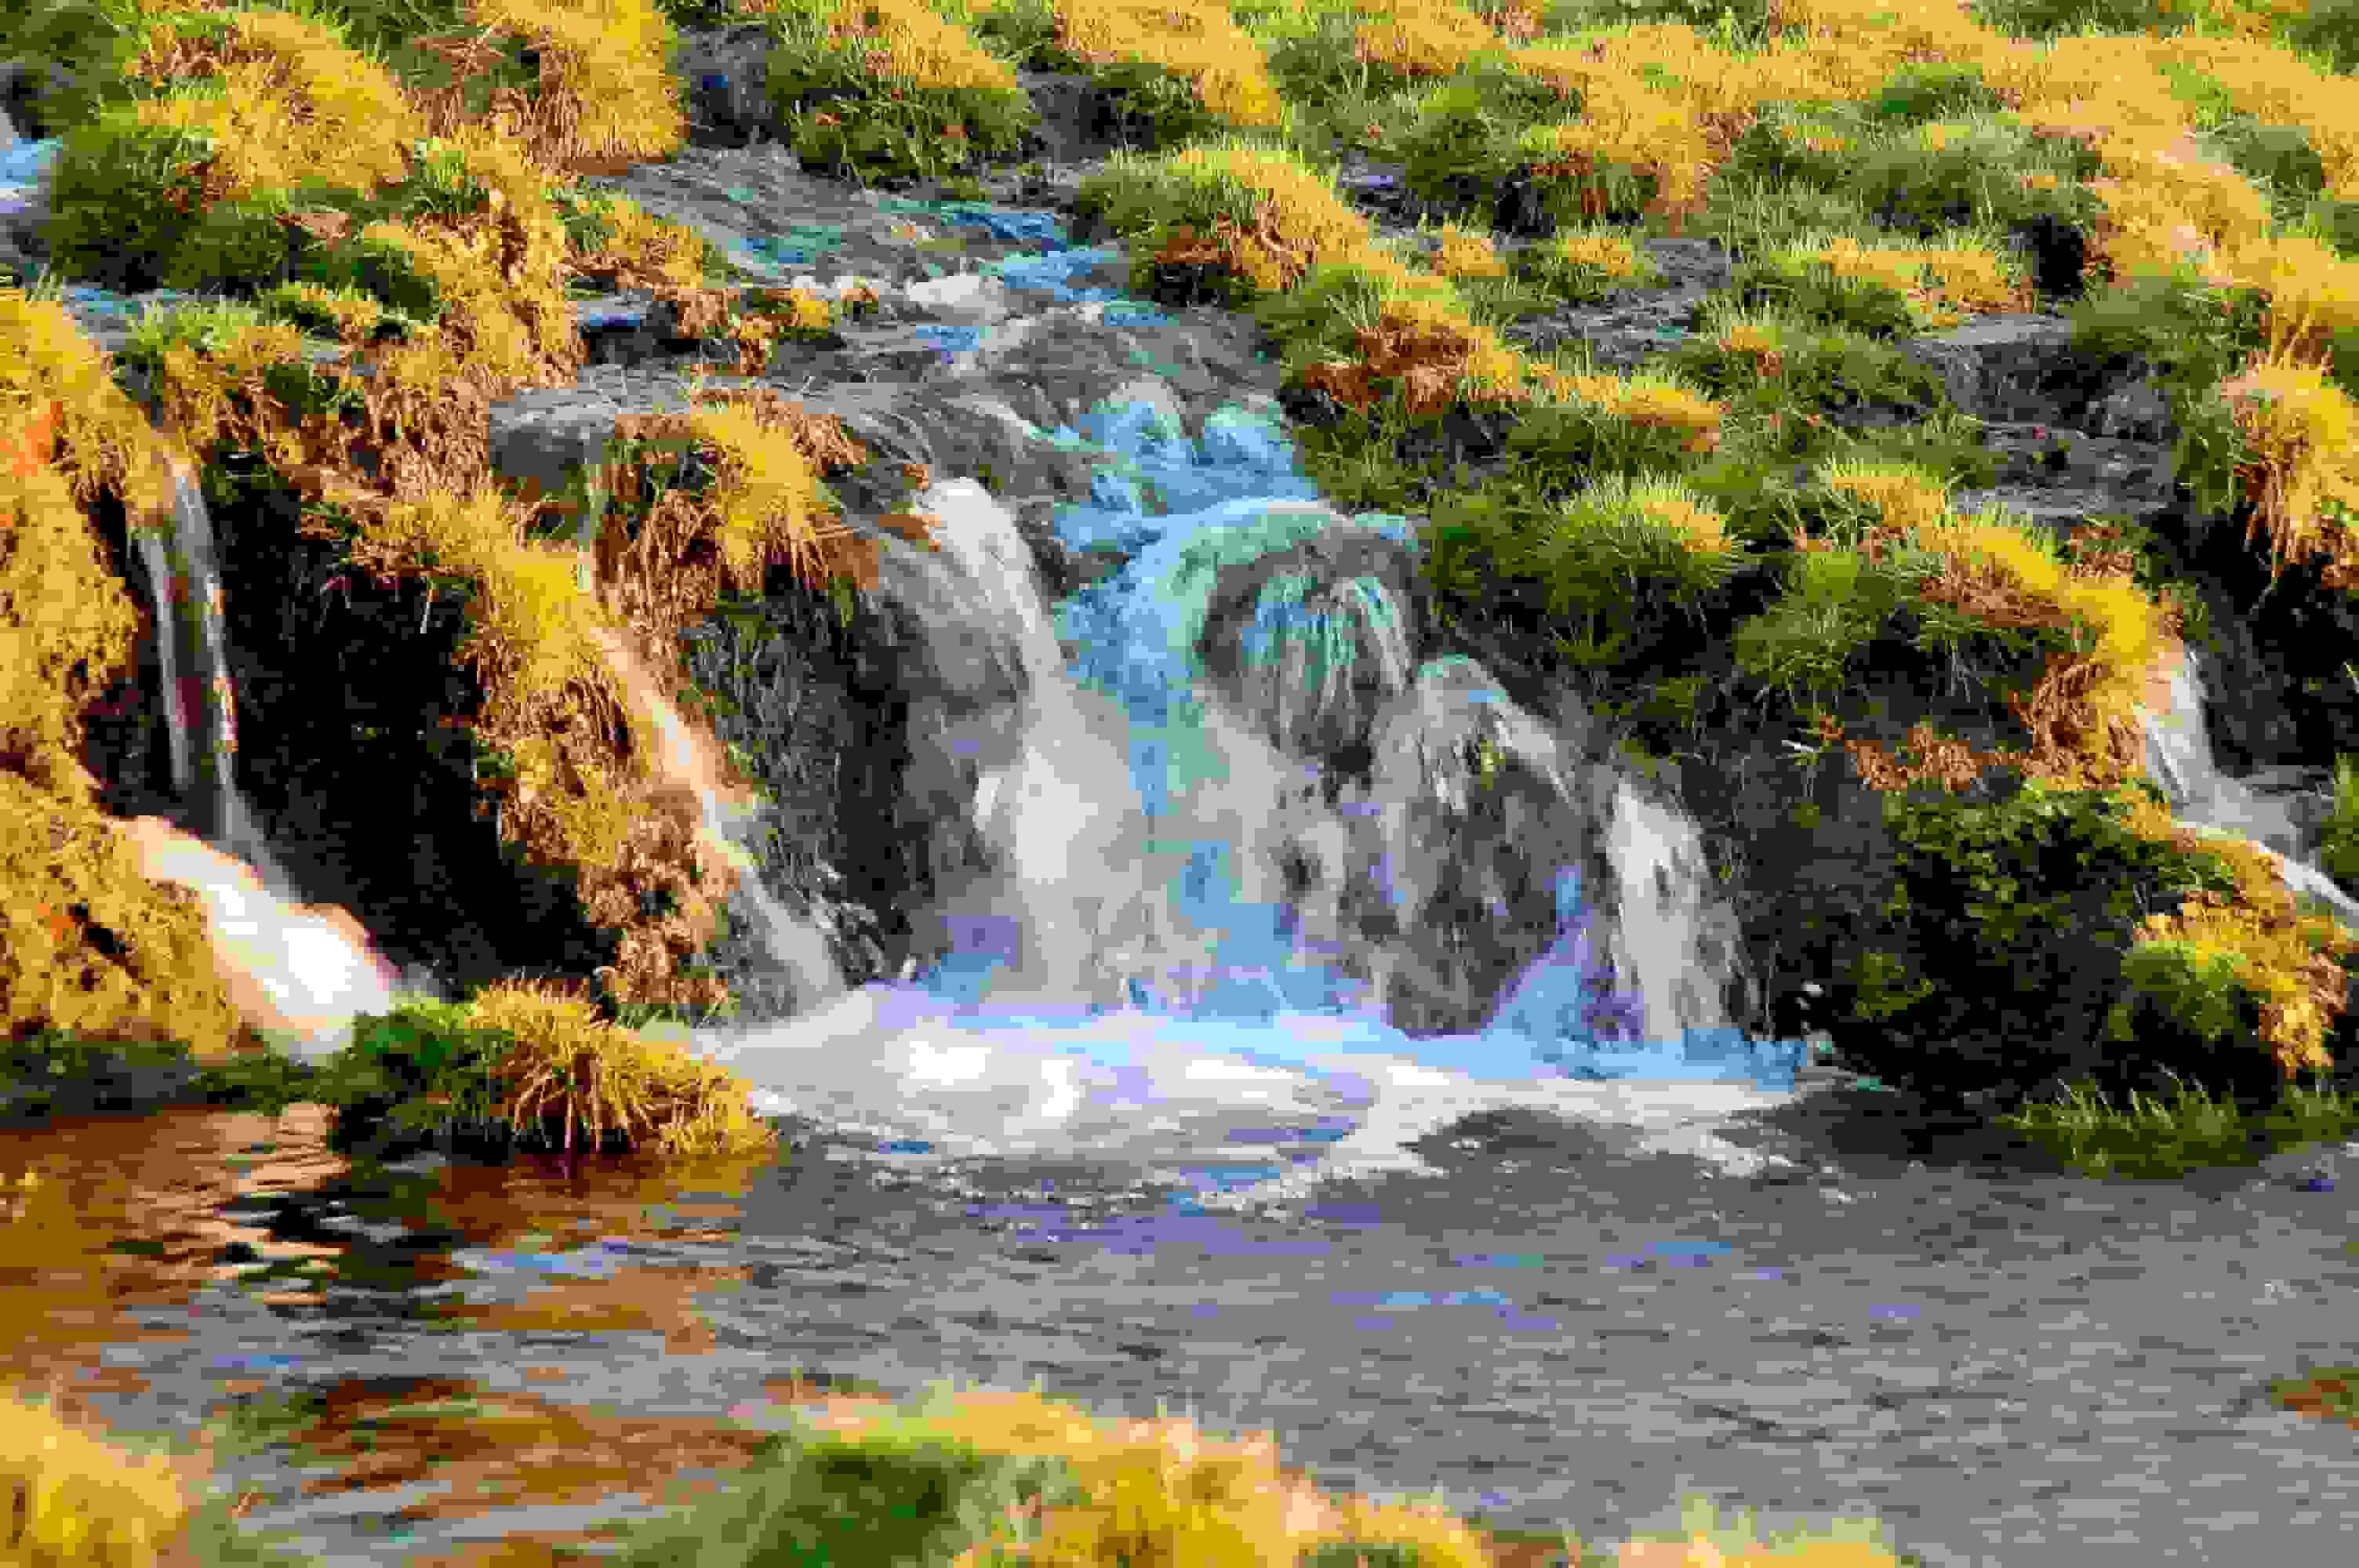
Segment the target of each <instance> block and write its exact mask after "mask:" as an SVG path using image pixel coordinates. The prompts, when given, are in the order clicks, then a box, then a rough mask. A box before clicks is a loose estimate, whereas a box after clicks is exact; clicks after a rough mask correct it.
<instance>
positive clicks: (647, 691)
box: [592, 627, 843, 1006]
mask: <svg viewBox="0 0 2359 1568" xmlns="http://www.w3.org/2000/svg"><path fill="white" fill-rule="evenodd" d="M592 643H595V645H596V646H597V648H598V651H599V653H600V654H602V655H603V657H604V659H605V661H606V666H607V668H609V669H610V670H612V671H613V672H614V676H615V678H616V679H617V680H619V681H620V682H622V684H623V686H624V687H625V688H626V689H627V690H628V691H629V692H630V693H631V694H632V697H633V698H634V699H635V701H636V705H637V706H638V708H640V710H641V711H642V712H643V713H644V714H645V715H646V716H647V718H648V719H651V720H652V722H653V728H654V730H655V736H654V740H655V745H654V747H653V752H654V759H653V762H654V768H655V771H656V773H658V776H660V777H661V778H662V779H663V780H664V781H665V782H666V783H668V784H680V785H685V786H686V787H687V788H688V789H689V790H690V791H691V792H692V793H693V794H694V795H695V796H696V801H697V807H698V813H699V816H701V819H702V821H703V824H704V828H705V832H706V833H707V834H708V835H710V837H711V840H712V845H713V847H714V848H715V849H717V850H718V851H719V852H720V854H721V856H722V858H723V860H727V861H728V862H729V864H730V866H731V867H732V868H733V869H734V871H736V872H737V889H736V896H737V897H739V898H741V899H743V900H744V902H745V904H746V906H747V907H748V908H750V909H751V911H752V913H753V918H754V924H755V925H756V927H757V928H758V930H759V932H760V934H761V937H762V942H763V946H765V947H766V948H767V949H768V950H769V953H770V956H771V957H773V958H776V959H777V961H778V963H779V964H780V965H781V966H783V967H784V968H786V970H787V971H788V973H789V974H791V975H792V976H794V978H795V981H796V985H797V987H798V988H799V992H800V995H801V998H802V1000H803V1003H804V1005H805V1006H810V1005H813V1004H815V1003H816V1002H819V1001H823V1000H827V999H828V998H831V997H832V996H834V995H836V994H837V993H838V992H840V991H841V990H843V975H842V973H841V972H840V971H838V970H837V968H836V967H835V960H834V958H833V957H832V956H831V955H830V954H829V952H828V949H827V941H826V938H825V936H824V935H822V934H821V932H820V931H819V929H818V928H817V927H816V926H814V925H812V924H811V923H810V922H809V921H807V920H800V919H798V918H796V916H795V915H794V914H792V913H791V912H790V911H789V910H788V909H787V907H786V906H785V905H784V904H782V903H779V902H778V901H777V898H776V897H775V896H774V895H773V894H772V893H771V892H770V891H769V890H768V889H767V888H766V887H764V886H763V885H762V878H761V871H760V869H759V868H758V867H757V866H756V864H755V863H754V859H753V857H752V856H750V855H748V854H747V853H746V852H745V849H744V848H743V847H742V846H740V845H739V844H738V843H737V841H736V838H735V833H736V831H737V830H738V825H739V824H740V823H741V822H743V821H745V820H748V819H750V818H751V817H752V816H754V814H755V807H754V804H753V803H752V802H750V801H745V800H737V799H734V798H727V797H726V796H725V795H724V792H723V789H722V787H721V769H720V767H719V765H718V763H717V762H715V760H714V759H713V758H712V756H711V755H709V754H708V752H706V749H705V746H704V744H703V742H702V741H701V739H700V738H699V737H698V735H697V734H696V732H695V731H694V730H690V728H689V726H688V723H687V721H686V720H684V719H681V717H680V715H679V709H678V708H676V707H675V706H673V704H672V701H671V699H670V698H669V697H667V696H665V695H664V690H663V687H661V686H660V685H659V684H658V682H657V681H656V680H655V678H654V677H653V676H652V675H651V674H650V673H649V671H648V670H647V666H646V665H645V664H644V663H643V662H642V661H641V660H640V659H639V657H638V656H637V655H636V654H634V653H633V652H632V651H631V649H630V648H629V646H628V645H627V644H625V643H624V642H623V640H622V639H621V638H620V637H618V636H616V635H615V634H614V633H612V632H611V631H608V630H606V629H605V628H603V627H601V628H599V629H598V630H597V631H595V632H593V633H592Z"/></svg>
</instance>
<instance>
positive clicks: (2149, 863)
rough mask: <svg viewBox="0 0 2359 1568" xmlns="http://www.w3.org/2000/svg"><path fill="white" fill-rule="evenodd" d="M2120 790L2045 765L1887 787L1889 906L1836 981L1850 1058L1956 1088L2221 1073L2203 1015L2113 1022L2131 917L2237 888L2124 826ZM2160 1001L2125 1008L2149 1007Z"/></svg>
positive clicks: (1939, 1091) (2219, 869)
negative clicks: (2130, 1033)
mask: <svg viewBox="0 0 2359 1568" xmlns="http://www.w3.org/2000/svg"><path fill="white" fill-rule="evenodd" d="M2146 787H2147V788H2149V789H2150V787H2151V786H2146ZM2127 804H2128V797H2127V795H2126V793H2125V792H2121V791H2115V792H2105V793H2102V794H2101V793H2096V792H2091V791H2065V790H2057V789H2054V788H2052V787H2050V786H2049V785H2047V784H2043V783H2041V782H2040V781H2038V780H2033V781H2030V782H2028V783H2027V784H2024V785H2023V787H2022V788H2021V789H2020V790H2019V791H2018V792H2017V794H2015V795H2013V796H2012V797H2011V798H2008V799H2006V800H2002V801H1999V802H1996V803H1995V804H1991V805H1987V806H1982V805H1961V804H1958V803H1956V802H1954V801H1951V800H1948V799H1946V798H1941V797H1939V796H1938V795H1928V793H1927V792H1925V791H1922V790H1912V791H1910V792H1908V793H1907V794H1905V795H1891V796H1887V797H1886V800H1885V802H1884V811H1885V820H1886V823H1887V825H1888V826H1889V827H1890V828H1891V830H1892V832H1893V835H1894V838H1895V841H1896V846H1897V874H1896V879H1895V880H1896V885H1895V886H1894V888H1893V890H1892V892H1891V894H1890V896H1889V898H1888V899H1887V900H1886V903H1885V904H1884V906H1883V913H1884V915H1885V917H1886V920H1887V921H1889V922H1891V924H1890V925H1888V926H1887V927H1886V929H1885V930H1884V931H1883V932H1882V933H1875V932H1874V931H1873V928H1871V935H1869V937H1868V946H1866V947H1865V948H1864V950H1862V951H1858V952H1854V954H1852V955H1851V956H1850V957H1849V958H1848V959H1847V960H1846V961H1845V963H1844V966H1843V973H1842V975H1841V978H1840V980H1839V983H1838V984H1837V986H1836V987H1835V988H1834V991H1833V996H1832V1001H1833V1002H1834V1004H1835V1006H1834V1007H1833V1009H1832V1011H1833V1012H1834V1014H1835V1016H1834V1017H1833V1018H1832V1019H1831V1020H1830V1022H1829V1028H1828V1033H1830V1035H1831V1036H1832V1039H1833V1042H1834V1044H1835V1048H1836V1051H1837V1054H1838V1057H1839V1059H1840V1060H1841V1062H1842V1063H1843V1065H1844V1066H1845V1067H1847V1068H1849V1069H1850V1070H1852V1071H1854V1072H1861V1073H1865V1074H1869V1075H1871V1076H1875V1077H1878V1078H1881V1079H1883V1080H1884V1081H1885V1082H1886V1083H1888V1084H1891V1085H1893V1086H1894V1087H1897V1088H1903V1089H1908V1090H1913V1091H1915V1092H1917V1093H1919V1094H1922V1095H1924V1096H1926V1097H1927V1098H1931V1099H1935V1100H1940V1101H1945V1102H1950V1103H1959V1102H1962V1101H1963V1100H1964V1099H1965V1098H1967V1097H1969V1096H1972V1095H1976V1094H1982V1093H1990V1092H1996V1093H1998V1094H2000V1095H2002V1096H2004V1097H2008V1098H2020V1097H2024V1096H2027V1095H2028V1094H2029V1093H2031V1092H2032V1091H2034V1090H2037V1089H2038V1088H2040V1087H2045V1086H2047V1085H2049V1084H2050V1083H2054V1082H2056V1081H2058V1080H2060V1079H2066V1078H2075V1077H2081V1076H2087V1077H2090V1078H2092V1079H2093V1081H2095V1082H2096V1083H2097V1084H2098V1085H2099V1087H2103V1088H2106V1089H2108V1090H2111V1089H2114V1088H2119V1087H2125V1085H2128V1084H2132V1083H2138V1084H2143V1083H2145V1082H2147V1081H2149V1079H2150V1077H2151V1076H2152V1074H2153V1073H2154V1072H2156V1071H2158V1070H2160V1069H2163V1068H2175V1069H2181V1070H2184V1069H2188V1068H2195V1069H2198V1070H2197V1071H2195V1072H2193V1073H2190V1075H2189V1076H2193V1077H2197V1078H2201V1079H2205V1080H2210V1081H2217V1080H2218V1079H2219V1077H2220V1076H2221V1070H2222V1069H2223V1068H2224V1067H2227V1066H2228V1065H2230V1064H2228V1063H2226V1062H2225V1061H2223V1057H2222V1055H2221V1054H2220V1053H2219V1052H2218V1051H2217V1050H2216V1049H2215V1041H2216V1039H2217V1038H2218V1036H2216V1035H2212V1034H2210V1033H2206V1031H2205V1029H2204V1028H2203V1027H2200V1026H2187V1027H2178V1028H2172V1029H2168V1030H2165V1029H2160V1028H2157V1029H2155V1030H2153V1031H2151V1032H2149V1033H2143V1034H2140V1035H2139V1036H2138V1037H2137V1038H2135V1039H2133V1040H2131V1041H2127V1042H2118V1043H2117V1042H2114V1041H2111V1040H2110V1039H2109V1034H2108V1024H2109V1022H2111V1020H2112V1009H2113V1006H2114V1002H2115V1001H2116V1000H2120V999H2121V997H2122V995H2123V993H2124V991H2125V987H2126V985H2127V981H2126V978H2125V963H2126V955H2127V954H2128V951H2129V949H2130V947H2131V945H2132V942H2133V939H2134V933H2135V931H2136V925H2137V922H2138V921H2139V920H2140V919H2141V918H2142V917H2143V916H2144V915H2145V914H2147V913H2150V912H2152V911H2154V910H2157V909H2161V908H2167V907H2176V904H2177V901H2178V896H2179V895H2182V894H2185V893H2187V892H2194V891H2199V890H2201V891H2210V892H2225V893H2231V894H2233V893H2234V880H2233V878H2232V876H2231V874H2230V873H2229V871H2228V870H2227V868H2226V867H2225V866H2224V865H2223V864H2222V863H2221V862H2220V861H2219V860H2217V859H2216V858H2215V857H2213V856H2212V855H2210V854H2208V853H2205V852H2203V851H2200V850H2181V849H2176V848H2174V847H2172V846H2170V845H2168V844H2157V843H2153V842H2151V841H2149V840H2147V839H2145V838H2140V837H2139V836H2137V835H2136V833H2135V832H2133V831H2132V830H2131V828H2130V827H2129V826H2128V822H2127ZM2167 1002H2168V998H2167V996H2166V997H2165V998H2164V999H2162V1001H2161V1002H2160V1003H2158V1004H2156V1005H2154V1006H2152V1007H2147V1008H2146V1009H2145V1011H2139V1010H2136V1009H2134V1010H2133V1013H2134V1016H2136V1017H2138V1018H2141V1019H2146V1020H2148V1021H2150V1022H2151V1021H2154V1020H2158V1019H2159V1018H2161V1017H2163V1016H2164V1015H2165V1014H2166V1013H2167V1012H2168V1007H2167ZM2213 1022H2217V1021H2216V1020H2214V1021H2213ZM2254 1054H2255V1055H2256V1057H2260V1058H2261V1059H2262V1060H2263V1061H2265V1062H2266V1060H2267V1058H2266V1055H2265V1054H2263V1053H2261V1052H2259V1051H2258V1050H2257V1048H2256V1049H2255V1050H2254Z"/></svg>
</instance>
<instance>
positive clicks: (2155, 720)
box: [2144, 648, 2359, 926]
mask: <svg viewBox="0 0 2359 1568" xmlns="http://www.w3.org/2000/svg"><path fill="white" fill-rule="evenodd" d="M2169 689H2170V707H2169V710H2168V711H2167V712H2163V713H2147V714H2146V715H2145V716H2144V723H2145V729H2146V742H2147V771H2148V772H2149V773H2152V774H2153V775H2154V778H2155V782H2156V783H2157V784H2160V785H2161V786H2162V789H2163V793H2164V794H2165V795H2167V796H2168V797H2169V801H2170V806H2171V810H2172V813H2173V816H2174V819H2175V820H2176V821H2177V822H2178V823H2179V824H2180V826H2181V827H2193V828H2196V829H2199V830H2201V831H2203V832H2206V833H2212V834H2217V835H2220V836H2223V837H2225V838H2245V839H2250V840H2251V841H2252V842H2253V843H2254V845H2255V846H2256V848H2258V849H2260V851H2261V852H2262V853H2263V854H2265V855H2267V857H2268V858H2269V859H2270V860H2271V861H2272V862H2274V864H2275V865H2276V867H2277V874H2278V875H2279V876H2280V877H2281V878H2283V879H2284V881H2285V883H2286V885H2287V886H2288V888H2290V889H2292V890H2293V892H2294V893H2295V894H2296V896H2297V897H2299V896H2301V895H2305V894H2307V895H2310V896H2312V897H2316V898H2319V899H2322V900H2324V901H2325V902H2326V903H2328V904H2330V905H2332V907H2333V909H2334V911H2335V913H2336V914H2337V915H2338V916H2339V917H2340V918H2341V919H2342V920H2343V921H2344V922H2345V923H2346V924H2348V925H2354V926H2359V899H2354V898H2353V897H2352V896H2351V895H2350V894H2349V893H2347V892H2343V889H2342V887H2341V886H2340V884H2338V883H2337V882H2336V881H2334V879H2333V878H2332V877H2330V876H2328V875H2327V874H2326V873H2325V872H2324V871H2321V869H2319V867H2318V866H2316V865H2315V864H2313V863H2311V862H2310V861H2306V860H2294V859H2293V858H2292V857H2291V856H2289V855H2287V854H2286V853H2284V852H2283V851H2282V850H2280V849H2277V848H2276V847H2275V845H2276V844H2278V843H2282V844H2293V843H2296V842H2298V839H2299V834H2298V833H2297V830H2296V824H2295V821H2294V816H2293V812H2292V809H2291V807H2290V806H2288V802H2287V801H2286V800H2285V799H2283V798H2271V797H2269V796H2267V795H2261V794H2260V793H2258V792H2257V791H2256V790H2254V789H2252V788H2250V787H2249V786H2247V785H2246V784H2244V783H2243V782H2242V781H2241V780H2237V779H2233V778H2228V777H2226V776H2224V775H2223V774H2222V773H2220V771H2219V768H2218V766H2217V764H2216V763H2215V762H2213V760H2212V741H2211V737H2210V736H2209V735H2207V734H2206V733H2205V731H2204V727H2203V703H2204V695H2203V694H2204V681H2203V665H2202V661H2201V658H2200V657H2199V656H2198V655H2197V654H2196V653H2195V651H2194V650H2193V649H2191V648H2190V649H2186V650H2184V651H2183V652H2182V653H2181V654H2180V659H2179V663H2178V664H2177V665H2175V666H2173V667H2172V669H2171V671H2170V687H2169ZM2272 841H2274V842H2272Z"/></svg>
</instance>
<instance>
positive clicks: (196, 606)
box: [132, 457, 283, 881]
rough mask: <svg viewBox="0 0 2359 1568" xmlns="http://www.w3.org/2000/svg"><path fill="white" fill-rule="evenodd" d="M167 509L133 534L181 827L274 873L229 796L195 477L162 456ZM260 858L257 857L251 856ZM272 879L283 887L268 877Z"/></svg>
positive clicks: (233, 727)
mask: <svg viewBox="0 0 2359 1568" xmlns="http://www.w3.org/2000/svg"><path fill="white" fill-rule="evenodd" d="M171 467H172V510H171V514H170V515H169V516H168V517H157V518H154V519H150V520H148V521H147V522H146V523H144V524H141V525H140V526H138V527H136V528H134V529H133V530H132V535H133V542H134V544H135V545H136V547H137V549H138V551H139V556H140V560H141V564H142V565H143V566H144V567H145V568H147V590H148V597H149V600H150V604H151V606H152V608H153V609H154V611H155V617H156V655H157V665H158V668H159V669H160V670H161V672H162V675H163V698H164V720H165V723H166V725H167V727H168V729H169V730H170V748H171V757H172V789H173V793H174V794H175V795H178V796H179V800H180V804H181V808H182V811H181V815H182V817H183V823H182V825H183V827H185V828H186V829H187V831H189V832H190V833H191V834H193V835H195V836H196V837H197V838H202V839H203V840H205V842H207V843H209V844H212V845H213V846H214V847H215V848H217V849H224V850H227V851H229V852H231V853H233V854H236V855H238V856H239V857H241V858H242V859H245V860H254V861H255V864H256V866H257V868H258V869H261V870H263V871H265V872H266V875H271V874H272V873H276V871H277V868H276V867H275V866H273V865H270V864H268V863H267V862H268V855H267V851H266V849H265V847H264V846H263V845H262V844H261V842H260V840H259V836H258V835H257V834H256V833H255V829H254V821H253V816H252V814H251V812H249V811H248V810H247V808H246V805H245V798H244V797H243V796H242V795H240V794H239V793H238V788H237V780H236V775H235V773H234V771H233V763H234V757H235V753H236V751H237V705H236V695H235V692H234V687H233V686H232V684H231V680H230V666H229V636H228V633H227V631H226V630H225V629H224V627H223V621H222V579H221V563H220V558H219V556H218V553H217V552H216V550H215V548H214V545H213V529H212V514H209V513H208V512H207V511H206V510H205V499H204V493H203V492H202V490H201V488H200V487H199V485H198V482H197V478H196V475H195V474H194V473H193V472H192V471H190V468H189V466H188V464H187V463H186V462H184V461H182V460H179V458H177V457H175V458H173V459H172V460H171ZM257 856H259V857H260V859H259V860H257V859H256V857H257ZM273 880H278V881H283V877H277V876H274V877H273Z"/></svg>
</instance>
